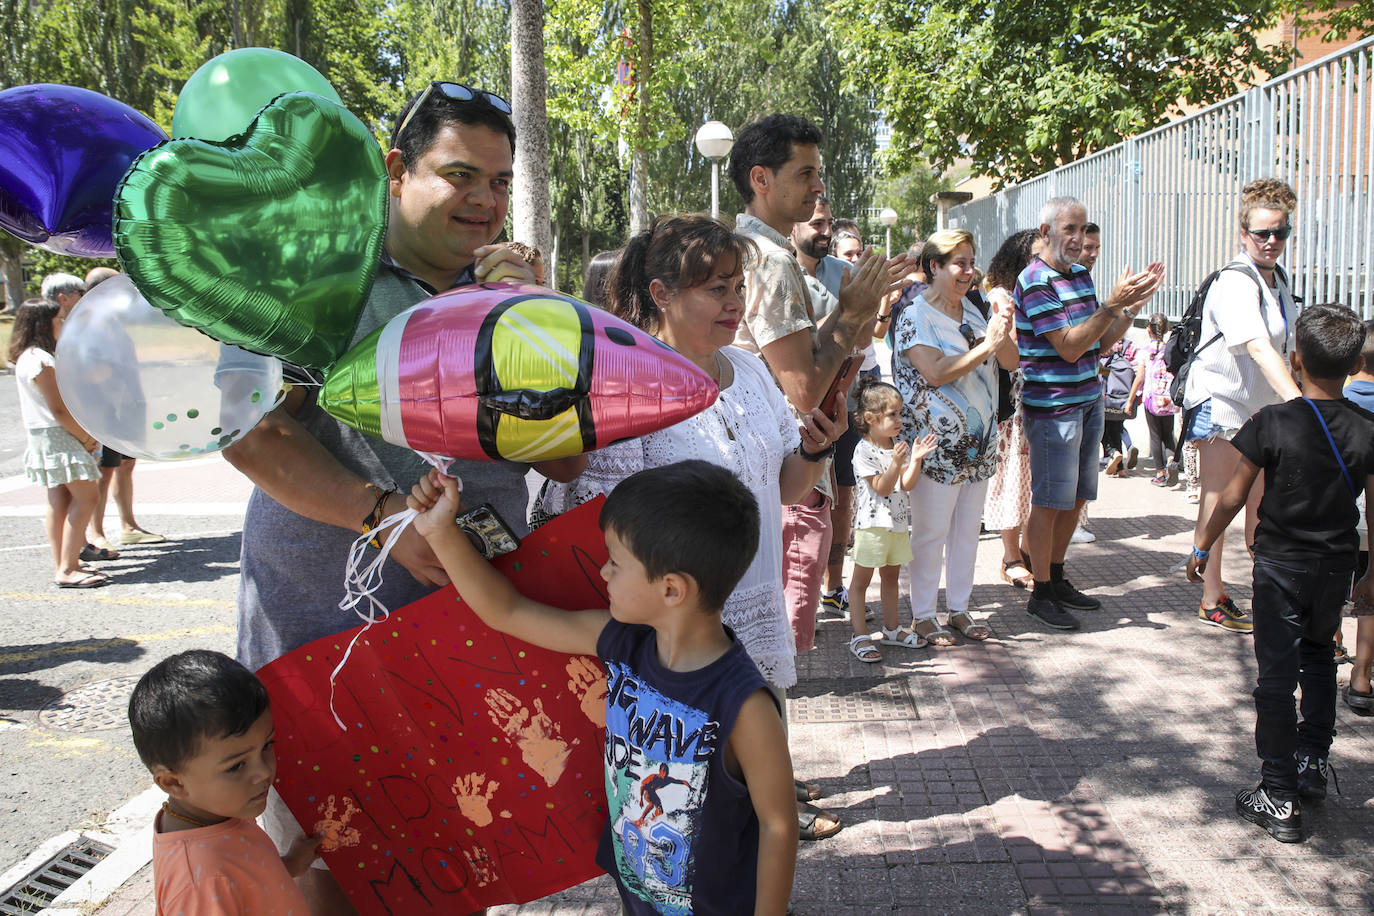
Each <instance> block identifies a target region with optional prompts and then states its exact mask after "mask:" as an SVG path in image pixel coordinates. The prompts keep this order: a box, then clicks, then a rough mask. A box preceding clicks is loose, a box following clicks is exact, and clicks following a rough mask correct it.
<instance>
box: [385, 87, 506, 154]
mask: <svg viewBox="0 0 1374 916" xmlns="http://www.w3.org/2000/svg"><path fill="white" fill-rule="evenodd" d="M435 89H438V90H439V91H440V92H442V93H443V94H444V95H446V96H448V97H449V98H451V99H453V100H454V101H455V102H471V101H472V100H473V99H482V100H483V101H484V102H486V103H487V104H488V105H490V106H491V107H492V108H495V109H496V110H497V111H500V112H503V113H504V114H510V113H511V110H510V102H507V101H506V100H505V99H503V98H501V97H500V96H499V95H496V94H495V93H491V92H487V91H485V90H482V89H473V88H472V87H471V86H464V85H463V84H462V83H449V82H445V81H444V80H432V81H431V82H430V84H429V85H428V86H427V87H426V88H425V91H424V92H422V93H420V97H419V98H418V99H416V100H415V104H414V105H411V106H410V111H408V112H406V116H405V118H404V120H402V121H401V126H400V127H398V128H396V132H395V133H394V134H392V135H391V137H392V145H393V146H395V145H396V141H398V140H399V139H400V137H401V133H402V132H403V131H404V130H405V129H406V125H407V124H409V123H410V119H411V118H413V117H415V112H417V111H419V110H420V109H421V108H423V107H424V104H425V102H428V101H429V97H430V95H431V94H433V92H434V90H435Z"/></svg>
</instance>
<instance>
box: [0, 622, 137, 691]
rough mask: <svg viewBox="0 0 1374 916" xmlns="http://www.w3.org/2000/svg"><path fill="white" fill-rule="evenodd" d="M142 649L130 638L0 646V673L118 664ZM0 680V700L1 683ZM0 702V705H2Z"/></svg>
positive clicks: (1, 674) (130, 659)
mask: <svg viewBox="0 0 1374 916" xmlns="http://www.w3.org/2000/svg"><path fill="white" fill-rule="evenodd" d="M145 652H146V650H145V649H144V648H143V647H142V646H140V645H139V644H138V643H136V642H134V641H133V640H132V639H123V638H119V637H116V638H114V639H82V640H73V641H70V642H50V643H35V644H32V645H27V646H4V647H0V676H7V675H11V674H28V673H29V672H32V671H43V670H45V669H47V668H55V667H57V666H58V665H66V664H68V663H70V662H96V663H100V664H120V663H123V662H131V661H134V660H135V659H137V658H140V657H141V656H142V655H143V654H144V653H145ZM8 683H9V681H0V699H2V698H3V694H4V688H5V685H6V684H8ZM3 705H4V704H3V703H0V706H3Z"/></svg>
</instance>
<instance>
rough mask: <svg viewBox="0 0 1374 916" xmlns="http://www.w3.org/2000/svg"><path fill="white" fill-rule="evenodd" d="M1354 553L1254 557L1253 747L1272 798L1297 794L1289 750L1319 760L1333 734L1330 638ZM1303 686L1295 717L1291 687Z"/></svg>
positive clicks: (1345, 592) (1347, 585)
mask: <svg viewBox="0 0 1374 916" xmlns="http://www.w3.org/2000/svg"><path fill="white" fill-rule="evenodd" d="M1354 569H1355V555H1354V554H1353V553H1352V554H1336V555H1335V556H1330V557H1325V558H1322V559H1320V560H1305V561H1295V560H1275V559H1272V558H1269V557H1264V556H1257V557H1255V593H1254V599H1253V601H1252V602H1251V611H1252V614H1253V618H1254V625H1255V636H1254V638H1255V661H1256V662H1257V663H1258V665H1259V682H1258V683H1257V684H1256V686H1255V693H1254V696H1255V750H1256V752H1257V753H1258V754H1259V758H1260V761H1261V763H1260V773H1261V775H1262V777H1263V781H1264V786H1265V788H1266V789H1268V790H1269V793H1270V794H1271V795H1273V796H1274V797H1275V798H1278V799H1290V798H1293V797H1295V796H1296V795H1297V791H1298V762H1297V759H1296V755H1301V754H1313V755H1316V756H1318V757H1325V756H1326V755H1327V753H1328V752H1329V751H1330V750H1331V739H1332V738H1333V737H1334V736H1335V734H1336V660H1335V657H1334V655H1333V654H1332V652H1331V641H1332V640H1333V639H1334V638H1335V635H1336V629H1337V628H1338V627H1339V626H1340V625H1341V609H1342V607H1343V606H1344V604H1345V598H1346V596H1347V595H1348V594H1350V577H1351V574H1352V573H1353V572H1354ZM1299 685H1301V686H1302V722H1301V723H1299V722H1298V715H1297V711H1296V710H1295V709H1294V705H1293V691H1294V689H1295V688H1297V687H1298V686H1299Z"/></svg>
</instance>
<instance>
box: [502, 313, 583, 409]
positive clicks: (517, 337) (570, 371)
mask: <svg viewBox="0 0 1374 916" xmlns="http://www.w3.org/2000/svg"><path fill="white" fill-rule="evenodd" d="M491 351H492V363H493V365H494V366H495V367H496V378H497V379H498V381H499V382H500V383H501V387H502V388H504V389H505V390H507V391H512V390H514V389H517V388H529V389H533V390H536V391H547V390H549V389H552V388H571V387H572V386H573V385H574V384H576V382H577V363H578V359H577V357H578V354H579V353H581V351H582V322H581V321H580V319H579V317H578V314H577V309H575V308H574V307H573V306H572V305H571V304H569V303H567V302H559V301H556V300H553V299H526V300H525V301H523V302H520V303H518V304H516V305H514V306H512V307H511V308H510V309H508V310H507V311H506V313H505V314H504V315H502V316H501V318H500V320H498V321H497V322H496V327H495V329H493V331H492V335H491ZM531 351H533V353H531Z"/></svg>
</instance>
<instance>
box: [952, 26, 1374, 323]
mask: <svg viewBox="0 0 1374 916" xmlns="http://www.w3.org/2000/svg"><path fill="white" fill-rule="evenodd" d="M1372 55H1374V37H1371V38H1367V39H1365V40H1364V41H1361V42H1359V43H1358V44H1355V45H1352V46H1350V47H1348V48H1345V49H1344V50H1342V51H1339V52H1337V53H1335V54H1331V55H1329V56H1327V57H1324V58H1322V59H1321V60H1318V61H1314V62H1313V63H1311V64H1308V65H1306V66H1304V67H1302V68H1300V69H1297V70H1294V71H1293V72H1291V73H1287V74H1285V75H1283V76H1281V77H1279V78H1277V79H1274V80H1271V81H1270V82H1268V83H1265V84H1264V85H1262V86H1256V87H1255V88H1253V89H1250V90H1247V91H1246V92H1243V93H1241V94H1240V95H1236V96H1233V97H1231V98H1229V99H1227V100H1225V101H1223V102H1218V103H1217V104H1215V105H1213V106H1211V107H1210V108H1207V109H1204V110H1203V111H1200V112H1198V113H1196V114H1194V115H1190V116H1189V117H1187V118H1183V119H1181V120H1178V121H1174V122H1173V123H1170V124H1166V125H1164V126H1163V127H1159V128H1156V129H1155V130H1152V131H1150V132H1149V133H1146V134H1142V135H1141V136H1139V137H1133V138H1131V139H1129V140H1126V141H1123V142H1122V143H1119V144H1117V145H1116V146H1113V147H1111V148H1109V149H1105V150H1102V151H1101V152H1098V153H1094V154H1093V155H1091V156H1087V157H1085V158H1083V159H1079V160H1076V161H1074V162H1070V163H1068V164H1066V165H1062V166H1060V167H1059V168H1057V169H1055V170H1054V171H1052V172H1046V173H1045V174H1043V175H1038V176H1036V177H1035V178H1032V179H1030V180H1029V181H1026V182H1023V183H1021V184H1018V185H1015V186H1013V187H1010V188H1007V189H1005V190H1003V191H1001V192H999V193H997V194H995V195H993V196H991V197H984V198H981V199H979V200H974V201H970V202H969V203H967V204H963V205H961V206H958V207H954V208H953V209H952V210H951V211H950V224H951V225H952V226H956V227H960V228H964V229H968V230H969V231H970V232H972V233H973V234H974V237H975V239H976V240H977V245H978V251H979V260H980V261H983V262H984V263H986V261H987V260H988V259H989V258H991V257H992V253H993V252H994V251H996V250H997V246H998V245H1000V244H1001V242H1002V240H1003V239H1005V238H1006V237H1007V236H1009V235H1011V234H1012V233H1013V232H1015V231H1017V230H1018V229H1025V228H1033V227H1036V226H1038V225H1039V221H1040V220H1039V212H1040V208H1041V206H1043V205H1044V203H1045V201H1047V200H1049V199H1050V198H1051V197H1055V196H1058V195H1065V194H1067V195H1071V196H1073V197H1076V198H1078V199H1079V200H1081V201H1082V202H1083V203H1084V205H1085V206H1086V207H1087V210H1088V218H1089V219H1090V220H1092V221H1094V222H1096V223H1098V224H1099V225H1101V227H1102V257H1101V259H1100V260H1099V261H1098V264H1097V266H1096V267H1094V268H1093V273H1094V274H1096V275H1097V276H1098V277H1099V278H1100V279H1099V280H1098V285H1099V287H1102V288H1104V289H1105V287H1107V286H1108V285H1109V282H1108V278H1114V277H1116V276H1117V274H1119V273H1120V272H1121V269H1122V268H1123V267H1124V266H1126V265H1128V264H1129V265H1131V266H1133V267H1137V268H1138V267H1139V266H1141V265H1143V264H1145V263H1148V262H1149V261H1153V260H1162V261H1163V262H1164V264H1165V268H1166V270H1167V276H1166V281H1165V286H1164V287H1163V288H1162V289H1161V291H1160V293H1159V294H1158V295H1156V297H1155V299H1154V301H1153V304H1152V305H1151V308H1152V309H1154V308H1157V309H1159V310H1161V311H1164V312H1166V313H1167V314H1169V315H1170V316H1171V317H1178V316H1179V315H1181V314H1182V313H1183V309H1184V308H1186V307H1187V304H1188V301H1189V299H1191V298H1192V294H1193V290H1194V289H1195V288H1196V287H1197V285H1198V283H1199V282H1200V281H1201V280H1202V278H1203V277H1205V276H1206V275H1207V274H1208V273H1209V272H1211V271H1213V270H1215V269H1216V268H1218V267H1220V266H1221V265H1222V264H1224V263H1225V262H1226V261H1228V260H1230V259H1231V258H1232V257H1233V256H1234V255H1235V253H1236V252H1237V251H1238V250H1239V248H1240V241H1239V237H1238V234H1239V226H1238V223H1237V218H1236V214H1237V209H1238V207H1239V203H1240V189H1241V187H1242V186H1243V185H1244V184H1245V183H1246V182H1248V181H1251V180H1253V179H1255V178H1264V177H1277V178H1282V179H1284V180H1286V181H1287V182H1288V183H1289V184H1291V185H1292V186H1293V190H1294V191H1296V192H1297V195H1298V208H1297V211H1296V212H1295V213H1294V215H1293V226H1294V234H1293V238H1292V240H1291V241H1290V242H1289V244H1288V250H1287V251H1286V253H1285V256H1284V264H1285V266H1286V267H1287V268H1288V271H1289V273H1290V274H1291V275H1292V277H1293V285H1294V291H1295V293H1296V294H1297V295H1298V296H1300V297H1302V298H1303V300H1304V301H1305V302H1306V303H1307V304H1309V305H1311V304H1316V303H1322V302H1339V303H1342V304H1345V305H1348V306H1350V307H1351V308H1354V309H1355V310H1356V311H1358V312H1360V313H1361V314H1362V315H1364V316H1365V317H1366V318H1368V317H1371V316H1374V205H1372V204H1371V200H1370V190H1371V175H1374V83H1372V82H1371V80H1374V72H1371V63H1372V62H1371V56H1372Z"/></svg>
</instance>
